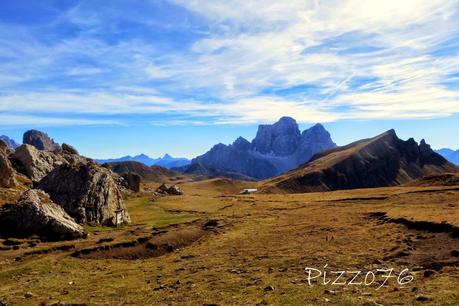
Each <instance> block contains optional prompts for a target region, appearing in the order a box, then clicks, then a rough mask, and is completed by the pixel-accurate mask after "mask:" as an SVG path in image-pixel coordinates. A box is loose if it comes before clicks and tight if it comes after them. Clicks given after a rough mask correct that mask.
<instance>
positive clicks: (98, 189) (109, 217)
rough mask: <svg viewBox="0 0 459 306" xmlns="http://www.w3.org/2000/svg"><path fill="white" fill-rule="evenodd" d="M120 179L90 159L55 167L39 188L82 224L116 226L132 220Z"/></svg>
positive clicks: (38, 185)
mask: <svg viewBox="0 0 459 306" xmlns="http://www.w3.org/2000/svg"><path fill="white" fill-rule="evenodd" d="M117 182H118V176H117V175H115V174H114V173H113V172H111V171H110V170H109V169H106V168H104V167H101V166H99V165H97V164H96V163H93V162H91V161H88V163H85V164H84V163H79V164H76V165H72V164H63V165H61V166H59V167H57V168H55V169H54V170H52V171H51V172H50V173H49V174H48V175H47V176H46V177H44V178H43V179H42V180H41V181H40V182H39V183H38V184H37V188H39V189H42V190H44V191H45V192H47V193H48V194H49V195H50V197H51V199H52V200H53V201H54V202H55V203H57V204H59V205H60V206H62V207H63V208H64V210H65V211H66V212H67V213H68V214H69V215H70V216H72V217H73V218H75V220H76V221H77V222H79V223H95V224H101V225H106V226H114V225H119V224H122V223H128V222H130V218H129V214H128V212H127V210H126V207H125V205H124V202H123V198H122V195H121V190H120V187H119V185H118V183H117Z"/></svg>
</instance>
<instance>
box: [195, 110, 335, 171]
mask: <svg viewBox="0 0 459 306" xmlns="http://www.w3.org/2000/svg"><path fill="white" fill-rule="evenodd" d="M335 146H336V144H335V143H334V142H333V141H332V139H331V137H330V133H328V132H327V131H326V130H325V128H324V127H323V126H322V125H320V124H317V125H315V126H313V127H312V128H310V129H308V130H305V131H304V132H303V133H301V132H300V130H299V128H298V124H297V122H296V121H295V120H294V119H293V118H290V117H282V118H281V119H280V120H279V121H278V122H276V123H274V124H273V125H260V126H259V128H258V132H257V135H256V137H255V139H254V140H253V141H252V142H251V143H250V142H248V141H247V140H245V139H244V138H242V137H239V138H238V139H237V140H236V141H235V142H234V143H233V144H232V145H224V144H218V145H216V146H214V147H213V148H212V149H211V150H210V151H209V152H207V153H205V154H204V155H201V156H198V157H197V158H195V159H194V160H193V162H194V163H198V162H199V163H202V164H204V165H207V166H210V167H213V168H215V169H222V170H226V171H232V172H238V173H241V174H244V175H247V176H250V177H253V178H255V179H265V178H268V177H272V176H276V175H278V174H280V173H283V172H286V171H289V170H291V169H294V168H296V167H298V166H299V165H301V164H303V163H304V162H307V161H308V160H310V159H311V157H312V156H313V155H314V154H316V153H318V152H321V151H323V150H327V149H330V148H333V147H335Z"/></svg>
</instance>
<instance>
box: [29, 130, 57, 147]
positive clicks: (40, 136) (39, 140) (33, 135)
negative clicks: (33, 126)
mask: <svg viewBox="0 0 459 306" xmlns="http://www.w3.org/2000/svg"><path fill="white" fill-rule="evenodd" d="M23 143H24V144H29V145H32V146H34V147H35V148H37V149H38V150H44V151H54V150H59V149H60V145H59V144H57V143H55V142H54V140H53V139H51V138H50V137H49V136H48V134H46V133H44V132H41V131H38V130H29V131H27V132H25V133H24V136H23Z"/></svg>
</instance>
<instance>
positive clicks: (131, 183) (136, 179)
mask: <svg viewBox="0 0 459 306" xmlns="http://www.w3.org/2000/svg"><path fill="white" fill-rule="evenodd" d="M123 179H124V181H125V184H126V187H127V189H129V190H132V191H134V192H139V191H140V181H141V178H140V175H138V174H137V173H133V172H127V173H124V174H123Z"/></svg>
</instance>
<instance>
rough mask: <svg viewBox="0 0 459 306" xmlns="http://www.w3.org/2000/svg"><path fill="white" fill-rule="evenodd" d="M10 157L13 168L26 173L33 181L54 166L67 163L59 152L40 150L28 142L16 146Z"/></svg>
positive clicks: (38, 179) (43, 175) (39, 178)
mask: <svg viewBox="0 0 459 306" xmlns="http://www.w3.org/2000/svg"><path fill="white" fill-rule="evenodd" d="M10 158H11V161H12V162H13V166H14V167H15V169H16V170H17V171H18V172H20V173H22V174H24V175H26V176H27V177H28V178H30V179H31V180H32V181H33V182H38V181H40V180H41V179H42V178H43V177H45V176H46V175H47V174H48V173H50V172H51V171H52V170H53V169H54V168H56V167H58V166H60V165H63V164H66V163H68V162H67V160H66V159H65V158H64V157H63V156H62V155H60V154H55V153H53V152H50V151H40V150H38V149H36V148H35V147H33V146H31V145H28V144H24V145H22V146H20V147H19V148H17V149H16V151H15V152H14V153H13V154H12V155H11V156H10Z"/></svg>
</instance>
